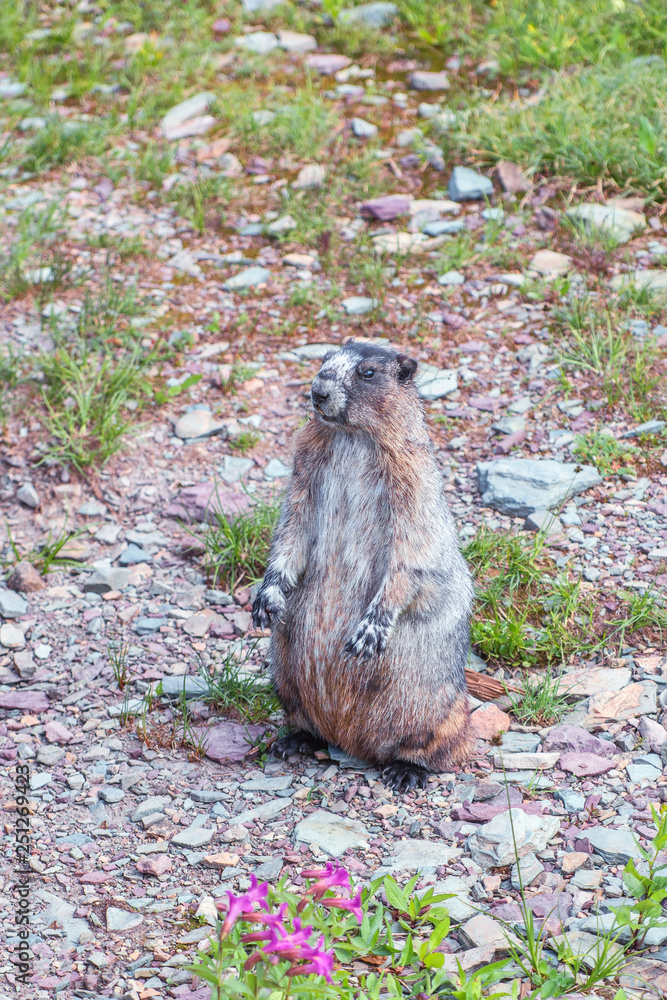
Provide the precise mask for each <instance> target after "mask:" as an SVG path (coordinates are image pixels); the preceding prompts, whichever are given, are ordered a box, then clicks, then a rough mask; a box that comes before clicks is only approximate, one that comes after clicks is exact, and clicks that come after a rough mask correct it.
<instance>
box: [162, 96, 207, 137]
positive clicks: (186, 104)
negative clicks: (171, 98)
mask: <svg viewBox="0 0 667 1000" xmlns="http://www.w3.org/2000/svg"><path fill="white" fill-rule="evenodd" d="M214 100H215V95H214V94H209V93H202V94H195V95H194V97H188V99H187V100H186V101H181V102H180V103H179V104H175V105H174V107H173V108H170V110H169V111H167V113H166V115H165V116H164V117H163V119H162V121H161V122H160V131H161V132H162V134H163V135H164V136H166V135H167V134H168V133H169V132H171V131H172V130H173V129H174V128H176V127H177V126H178V125H182V124H183V123H184V122H186V121H189V120H190V119H191V118H197V117H199V116H200V115H202V114H203V113H204V112H205V111H207V110H208V108H209V107H210V105H211V104H212V103H213V101H214Z"/></svg>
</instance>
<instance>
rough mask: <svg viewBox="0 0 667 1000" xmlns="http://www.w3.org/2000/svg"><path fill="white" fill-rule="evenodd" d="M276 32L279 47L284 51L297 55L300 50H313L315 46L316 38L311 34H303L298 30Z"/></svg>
mask: <svg viewBox="0 0 667 1000" xmlns="http://www.w3.org/2000/svg"><path fill="white" fill-rule="evenodd" d="M276 34H277V36H278V43H279V45H280V48H281V49H285V51H286V52H295V53H297V55H299V54H300V53H302V52H314V51H315V49H316V48H317V39H316V38H314V37H313V36H312V35H304V34H302V33H301V32H300V31H278V32H276Z"/></svg>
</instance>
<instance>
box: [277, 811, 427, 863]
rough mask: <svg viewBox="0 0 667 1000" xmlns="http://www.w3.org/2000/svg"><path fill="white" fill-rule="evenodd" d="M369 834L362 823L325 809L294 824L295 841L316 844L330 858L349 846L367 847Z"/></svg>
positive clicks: (337, 856)
mask: <svg viewBox="0 0 667 1000" xmlns="http://www.w3.org/2000/svg"><path fill="white" fill-rule="evenodd" d="M370 836H371V835H370V834H369V832H368V830H367V829H366V827H365V826H364V825H363V823H360V822H359V821H358V820H356V819H348V818H347V817H346V816H337V815H336V814H335V813H330V812H327V811H326V809H316V810H315V812H314V813H311V815H310V816H307V817H306V818H305V819H302V820H301V822H300V823H298V824H297V826H296V840H297V843H298V842H299V841H302V842H304V843H306V844H317V845H318V846H319V847H320V848H321V849H322V850H323V851H324V852H325V853H326V854H328V855H329V856H330V857H332V858H340V857H342V855H343V854H345V852H346V851H347V850H349V849H350V848H355V847H368V841H369V839H370ZM420 843H421V841H420Z"/></svg>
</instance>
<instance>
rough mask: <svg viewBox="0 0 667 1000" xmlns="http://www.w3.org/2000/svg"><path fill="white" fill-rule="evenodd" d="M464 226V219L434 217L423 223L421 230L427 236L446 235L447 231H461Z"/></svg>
mask: <svg viewBox="0 0 667 1000" xmlns="http://www.w3.org/2000/svg"><path fill="white" fill-rule="evenodd" d="M464 227H465V222H464V221H463V219H449V220H446V219H432V220H431V221H430V222H425V223H423V224H422V227H421V231H422V233H424V234H425V235H426V236H444V235H445V234H446V233H460V232H461V230H462V229H463V228H464Z"/></svg>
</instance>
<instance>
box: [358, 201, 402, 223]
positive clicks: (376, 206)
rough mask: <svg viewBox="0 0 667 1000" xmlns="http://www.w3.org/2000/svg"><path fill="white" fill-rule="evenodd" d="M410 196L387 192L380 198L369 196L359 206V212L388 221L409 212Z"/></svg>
mask: <svg viewBox="0 0 667 1000" xmlns="http://www.w3.org/2000/svg"><path fill="white" fill-rule="evenodd" d="M410 203H411V198H410V196H409V195H407V194H387V195H383V196H382V197H380V198H370V199H369V201H365V202H364V203H363V205H362V206H361V214H362V215H364V216H366V218H371V219H379V220H380V222H390V221H391V219H398V217H399V216H401V215H409V214H410Z"/></svg>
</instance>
